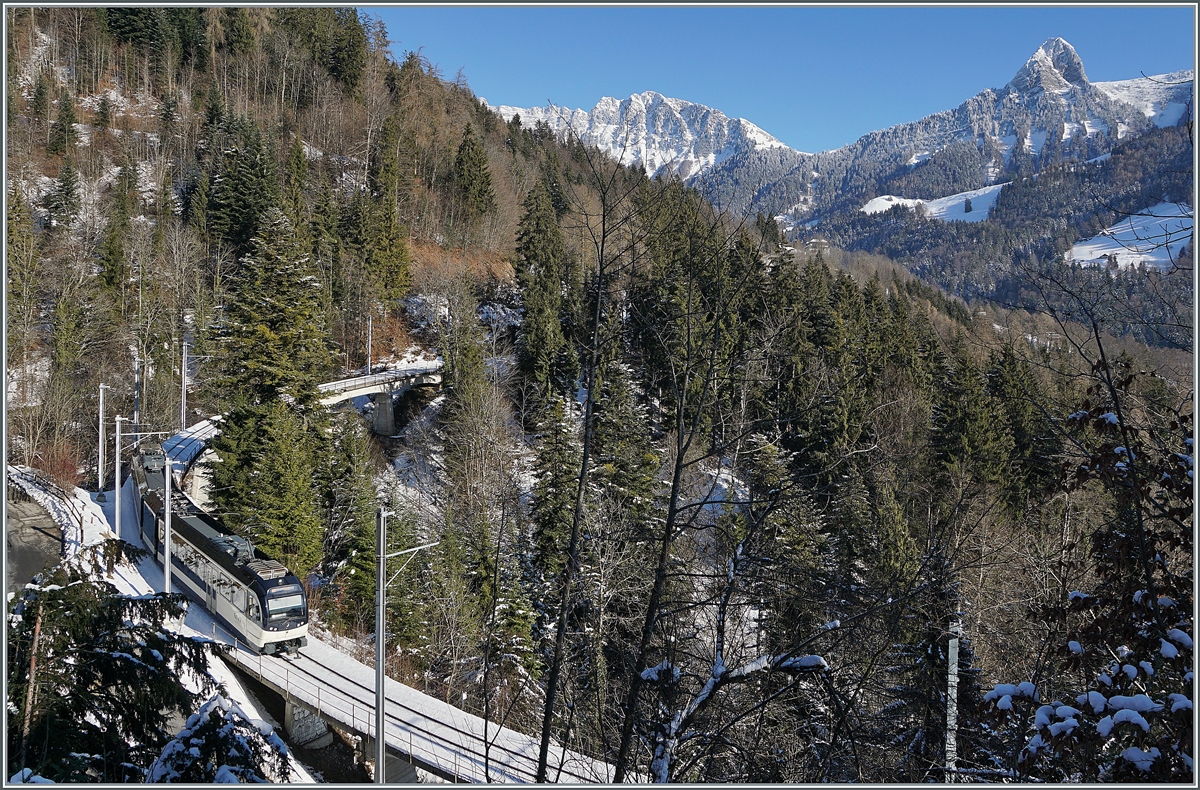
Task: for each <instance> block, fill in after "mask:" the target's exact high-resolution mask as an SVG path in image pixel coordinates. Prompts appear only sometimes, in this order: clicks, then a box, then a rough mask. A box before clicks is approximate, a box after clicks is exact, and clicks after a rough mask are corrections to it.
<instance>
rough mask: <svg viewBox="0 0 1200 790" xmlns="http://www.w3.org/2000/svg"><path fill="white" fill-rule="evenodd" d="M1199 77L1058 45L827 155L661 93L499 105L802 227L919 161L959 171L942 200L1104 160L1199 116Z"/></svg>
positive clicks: (736, 205) (1056, 41)
mask: <svg viewBox="0 0 1200 790" xmlns="http://www.w3.org/2000/svg"><path fill="white" fill-rule="evenodd" d="M1193 79H1194V75H1193V72H1192V70H1181V71H1176V72H1170V73H1167V74H1163V75H1155V76H1149V77H1146V76H1143V77H1139V78H1134V79H1130V80H1118V81H1110V82H1095V83H1093V82H1090V81H1089V80H1088V77H1087V73H1086V70H1085V67H1084V64H1083V61H1082V59H1081V58H1080V57H1079V55H1078V53H1077V52H1076V51H1075V49H1074V48H1073V47H1072V46H1071V44H1070V43H1068V42H1067V41H1066V40H1064V39H1062V38H1059V37H1055V38H1050V39H1047V40H1046V41H1045V42H1044V43H1043V44H1042V45H1041V46H1040V47H1038V49H1037V50H1035V51H1034V53H1033V54H1032V55H1031V56H1030V57H1029V58H1028V59H1027V60H1026V62H1025V63H1024V64H1023V65H1022V66H1021V67H1020V68H1019V69H1018V70H1017V72H1016V74H1015V75H1014V76H1013V78H1012V79H1011V80H1009V82H1008V83H1006V84H1005V85H1004V86H1003V87H1001V88H985V89H984V90H982V91H980V92H979V93H977V94H976V95H974V96H972V97H970V98H968V99H967V100H966V101H964V102H962V103H961V104H959V105H958V106H957V107H955V108H953V109H949V110H943V111H940V112H936V113H932V114H930V115H928V116H926V117H924V118H921V119H919V120H917V121H911V122H908V123H901V124H896V125H893V126H890V127H887V128H885V129H880V130H875V131H872V132H868V133H867V134H864V135H862V136H860V137H859V138H858V139H856V140H855V141H853V142H851V143H849V144H847V145H844V146H841V147H839V148H835V149H831V150H828V151H822V152H819V153H808V152H803V151H797V150H795V149H793V148H791V147H789V146H786V145H785V144H783V143H782V142H780V141H779V140H777V139H776V138H774V137H773V136H771V135H770V134H769V133H768V132H766V131H765V130H763V129H761V128H760V127H758V126H756V125H755V124H753V123H752V122H751V121H748V120H746V119H742V118H729V117H728V116H726V115H725V114H724V113H723V112H721V111H720V110H717V109H715V108H710V107H706V106H705V105H700V104H696V103H694V102H688V101H686V100H682V99H673V98H669V97H666V96H663V95H662V94H659V93H657V92H655V91H645V92H643V93H640V94H634V95H633V96H631V97H630V98H628V99H625V100H617V99H615V98H612V97H604V98H602V99H600V101H599V102H597V104H596V106H595V107H593V109H592V110H591V111H584V110H581V109H576V110H567V109H566V108H564V107H559V106H556V105H553V104H549V105H548V106H547V107H545V108H518V107H511V106H507V105H501V106H496V107H493V108H492V109H494V110H496V111H498V112H499V113H500V114H501V116H502V117H503V118H504V119H505V120H506V121H511V119H512V118H513V117H514V116H517V115H519V116H520V118H521V122H522V124H523V125H532V124H533V123H539V122H542V123H546V124H548V125H549V126H550V128H551V129H552V130H553V131H554V132H555V133H557V134H558V135H559V136H560V137H561V136H564V135H565V134H566V133H567V132H568V130H570V131H571V132H574V133H575V134H576V135H577V136H578V137H579V138H580V139H581V140H582V141H583V142H584V143H586V144H589V145H596V146H598V147H599V148H601V150H605V151H607V152H608V153H609V154H610V155H612V156H614V158H617V159H618V160H620V161H621V162H622V163H624V164H626V165H629V164H641V165H643V166H644V167H645V168H646V171H647V173H648V174H649V175H651V176H665V175H677V176H678V177H680V178H681V179H682V180H684V181H685V182H686V183H689V184H691V185H693V186H697V187H699V188H700V189H701V190H702V191H704V192H705V193H706V194H707V195H708V197H710V198H711V199H712V200H713V201H714V202H715V203H716V204H717V205H719V206H721V207H723V208H726V209H728V210H731V211H735V212H739V213H740V212H753V211H756V210H757V211H765V212H766V213H768V214H770V215H774V216H779V217H781V218H783V219H785V220H786V221H789V222H802V221H806V220H811V219H812V218H814V217H816V216H819V215H821V214H822V213H826V212H828V211H830V210H840V209H846V208H850V207H851V206H852V205H854V206H855V207H857V206H861V205H862V204H863V203H864V202H865V201H866V200H870V199H871V198H873V197H875V196H876V194H880V192H879V189H880V188H881V187H882V186H884V185H885V184H886V183H888V181H889V179H891V180H895V179H905V178H906V177H908V176H909V174H910V173H911V172H912V171H913V170H916V169H917V168H919V167H921V166H925V167H926V169H929V170H931V171H936V170H938V169H939V168H941V169H947V168H951V169H955V170H956V171H957V173H958V175H957V176H956V177H955V178H954V179H950V180H947V179H944V178H943V179H940V181H944V182H945V183H944V184H942V185H941V189H942V191H943V193H944V194H952V193H955V192H962V191H966V190H970V189H977V188H981V187H984V186H989V185H991V184H994V183H996V182H997V180H1004V178H1006V177H1007V176H1006V175H1005V173H1006V172H1008V171H1010V170H1013V169H1019V168H1021V167H1026V166H1027V165H1026V164H1025V160H1026V159H1029V160H1032V165H1028V167H1031V168H1033V169H1036V168H1037V167H1038V166H1039V163H1040V162H1043V161H1050V160H1052V159H1055V158H1060V159H1061V158H1069V159H1077V160H1085V159H1089V158H1094V157H1096V156H1100V155H1103V154H1105V153H1107V152H1108V151H1109V150H1110V149H1111V148H1112V145H1113V144H1115V143H1116V142H1118V141H1120V140H1122V139H1125V138H1126V137H1128V136H1129V135H1131V134H1132V135H1137V134H1141V133H1143V132H1145V131H1147V130H1149V129H1151V128H1153V127H1155V126H1159V127H1161V126H1166V125H1173V124H1175V123H1178V122H1179V121H1180V120H1181V119H1182V118H1184V117H1185V116H1187V115H1188V106H1189V102H1190V98H1191V85H1192V81H1193ZM1048 144H1049V145H1050V149H1049V150H1047V145H1048ZM972 148H973V149H974V151H971V150H970V149H972ZM1014 156H1015V157H1016V159H1017V161H1016V162H1015V163H1014ZM933 160H940V161H937V162H934V161H933ZM921 175H922V174H921V173H918V174H917V176H918V177H917V178H916V179H915V181H916V182H920V180H921V178H920V176H921ZM907 180H909V181H913V180H914V179H913V178H907ZM931 180H932V181H939V179H936V178H935V179H928V178H927V179H926V181H931ZM926 186H927V187H928V188H932V189H933V191H934V192H937V191H939V190H938V189H937V188H934V185H932V184H926ZM903 196H904V197H912V198H925V199H930V198H938V197H942V196H943V195H942V194H932V193H930V194H920V195H918V194H912V195H903Z"/></svg>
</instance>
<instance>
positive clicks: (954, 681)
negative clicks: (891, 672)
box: [946, 620, 962, 782]
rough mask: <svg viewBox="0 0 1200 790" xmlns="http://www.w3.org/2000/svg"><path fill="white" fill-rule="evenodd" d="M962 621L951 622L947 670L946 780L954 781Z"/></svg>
mask: <svg viewBox="0 0 1200 790" xmlns="http://www.w3.org/2000/svg"><path fill="white" fill-rule="evenodd" d="M960 636H962V622H961V621H959V620H955V621H954V622H953V623H951V624H950V651H949V652H950V655H949V657H948V658H949V662H948V663H949V665H950V666H949V667H948V669H947V672H946V781H947V782H953V781H954V775H955V771H956V770H957V768H958V638H959V637H960Z"/></svg>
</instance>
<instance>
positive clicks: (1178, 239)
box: [1066, 203, 1193, 269]
mask: <svg viewBox="0 0 1200 790" xmlns="http://www.w3.org/2000/svg"><path fill="white" fill-rule="evenodd" d="M1192 213H1193V212H1192V209H1191V207H1189V206H1186V205H1182V204H1178V203H1159V204H1158V205H1157V206H1153V207H1151V208H1148V209H1146V210H1145V211H1142V212H1140V213H1138V214H1135V215H1133V216H1130V217H1125V218H1124V219H1122V220H1121V221H1120V222H1118V223H1117V224H1115V225H1113V226H1112V227H1110V228H1105V229H1104V230H1103V231H1101V232H1100V234H1099V235H1098V236H1093V237H1092V238H1090V239H1086V240H1084V241H1080V242H1077V243H1076V244H1075V245H1074V246H1073V247H1071V250H1070V251H1069V252H1068V253H1067V255H1066V258H1067V260H1072V261H1077V262H1079V263H1082V264H1097V265H1104V264H1107V263H1108V261H1110V260H1115V261H1116V264H1117V265H1118V266H1119V267H1121V268H1122V269H1126V268H1129V267H1133V266H1137V265H1138V264H1139V263H1143V262H1144V263H1145V264H1146V265H1147V266H1153V267H1157V268H1160V269H1166V268H1170V267H1171V266H1172V263H1173V261H1175V260H1178V257H1179V253H1180V252H1181V251H1183V249H1184V248H1185V247H1187V246H1188V245H1189V244H1191V243H1192V226H1193V217H1192ZM1110 256H1113V257H1110Z"/></svg>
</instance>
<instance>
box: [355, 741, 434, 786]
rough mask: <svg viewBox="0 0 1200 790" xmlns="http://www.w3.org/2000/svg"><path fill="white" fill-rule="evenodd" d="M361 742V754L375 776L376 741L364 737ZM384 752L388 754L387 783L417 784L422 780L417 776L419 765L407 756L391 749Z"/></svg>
mask: <svg viewBox="0 0 1200 790" xmlns="http://www.w3.org/2000/svg"><path fill="white" fill-rule="evenodd" d="M361 743H362V751H363V753H362V754H360V755H359V756H360V757H361V758H362V760H363V762H364V763H367V764H371V765H370V768H371V776H372V778H374V776H375V767H374V765H373V763H374V761H375V741H374V739H372V738H363V739H362V741H361ZM384 754H386V755H387V770H386V774H385V776H384V778H385V779H387V784H416V783H417V782H420V781H421V779H420V777H418V776H417V767H416V766H415V765H413V764H412V763H411V762H409V761H408V760H407V759H406V758H404V757H401V756H399V755H397V754H393V753H392V751H391V750H390V749H388V750H385V751H384Z"/></svg>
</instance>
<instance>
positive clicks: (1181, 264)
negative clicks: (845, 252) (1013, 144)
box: [800, 126, 1194, 348]
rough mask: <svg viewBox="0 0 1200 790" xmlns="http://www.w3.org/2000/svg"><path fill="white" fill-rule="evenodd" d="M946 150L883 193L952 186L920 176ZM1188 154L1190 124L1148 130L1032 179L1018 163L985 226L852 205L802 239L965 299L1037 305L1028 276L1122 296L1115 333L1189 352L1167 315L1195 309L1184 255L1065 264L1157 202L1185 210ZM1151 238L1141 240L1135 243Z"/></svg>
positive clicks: (1188, 254) (935, 166)
mask: <svg viewBox="0 0 1200 790" xmlns="http://www.w3.org/2000/svg"><path fill="white" fill-rule="evenodd" d="M950 152H951V149H946V150H945V151H943V152H941V153H940V154H939V157H935V159H931V160H929V161H928V162H925V163H923V164H922V165H921V166H919V167H916V168H914V169H913V170H912V172H911V173H910V174H908V175H907V176H905V177H904V178H900V179H893V180H892V181H891V182H888V183H886V184H885V185H884V186H882V187H881V188H880V191H882V192H885V193H891V194H897V195H911V196H917V197H919V196H922V195H937V194H943V193H945V192H946V191H947V190H948V189H951V187H950V186H946V185H942V186H941V187H938V186H936V185H931V183H930V178H929V177H927V176H926V175H923V174H927V173H928V172H929V171H933V172H934V173H935V174H936V173H937V172H938V171H940V170H942V169H944V168H943V167H941V166H939V162H941V161H943V160H944V159H946V158H947V155H948V154H949V153H950ZM1192 156H1193V143H1192V137H1191V128H1190V127H1189V126H1180V127H1167V128H1164V129H1152V130H1150V131H1148V132H1146V133H1145V134H1143V135H1141V136H1139V137H1135V138H1133V139H1131V140H1128V141H1125V142H1122V143H1120V144H1118V145H1117V146H1116V147H1114V148H1113V150H1112V151H1111V153H1110V154H1109V155H1108V156H1105V157H1103V158H1101V159H1098V160H1096V161H1091V162H1086V163H1084V162H1073V161H1060V162H1058V163H1054V162H1050V161H1047V162H1043V163H1042V164H1041V166H1040V167H1039V169H1038V171H1037V173H1036V174H1034V173H1032V172H1031V171H1030V169H1029V168H1028V167H1026V168H1024V170H1023V171H1022V169H1021V168H1020V167H1016V168H1015V169H1014V171H1013V173H1012V181H1011V183H1008V184H1006V185H1005V186H1004V188H1003V189H1002V190H1001V191H1000V194H999V196H998V198H997V200H996V204H995V206H994V207H993V208H992V210H991V213H990V214H988V216H987V218H986V219H985V220H983V221H981V222H942V221H939V220H936V219H933V218H930V217H926V216H924V215H923V214H922V213H920V212H915V211H912V210H909V209H907V208H904V207H897V208H894V209H892V210H891V211H888V212H886V213H884V214H875V215H869V214H864V213H862V212H861V211H858V210H857V208H855V209H854V210H851V211H847V212H845V213H842V214H840V215H836V216H833V217H830V218H829V219H827V220H824V221H822V222H820V223H817V224H816V225H815V226H813V227H812V228H809V229H806V230H805V231H804V232H803V233H801V234H800V235H801V237H802V238H804V237H811V236H818V237H821V238H824V239H826V240H827V241H828V242H830V243H832V244H834V245H835V246H839V247H842V248H845V249H853V250H866V251H870V252H873V253H877V254H881V255H886V256H888V257H890V258H892V259H894V260H896V261H898V262H901V263H903V264H904V265H905V266H906V268H908V269H909V270H910V271H912V272H913V273H914V274H917V275H918V276H920V277H922V278H924V279H926V280H928V281H930V282H934V283H937V284H938V285H940V286H942V287H943V288H945V289H946V290H948V291H949V292H951V293H954V294H958V295H960V296H962V297H964V298H967V299H972V300H978V299H983V300H990V301H996V302H999V303H1002V304H1007V305H1012V306H1018V307H1022V308H1025V309H1038V306H1039V303H1040V296H1039V294H1037V293H1036V292H1034V291H1032V290H1031V289H1030V287H1029V275H1030V273H1031V271H1041V270H1043V269H1049V270H1052V271H1053V276H1054V277H1055V278H1056V279H1060V280H1063V281H1069V282H1071V283H1073V284H1074V286H1073V287H1078V288H1085V289H1093V288H1114V289H1119V290H1123V291H1127V292H1128V293H1129V294H1130V296H1131V298H1132V299H1135V300H1136V301H1137V302H1138V305H1139V308H1138V310H1137V311H1135V315H1134V316H1132V317H1131V318H1130V319H1129V320H1127V321H1125V322H1124V323H1117V324H1114V325H1113V326H1112V329H1113V330H1114V331H1116V332H1120V333H1133V334H1135V335H1136V336H1137V337H1138V339H1140V340H1142V341H1143V342H1146V343H1150V344H1152V345H1161V346H1169V347H1175V348H1190V343H1191V329H1190V325H1189V326H1187V327H1175V326H1172V324H1173V323H1174V321H1173V317H1174V314H1176V313H1179V314H1182V313H1184V312H1190V305H1191V304H1192V290H1193V286H1194V279H1193V276H1192V251H1191V248H1190V247H1189V248H1188V249H1187V250H1186V251H1185V252H1184V254H1182V255H1180V256H1179V257H1178V260H1176V261H1174V265H1173V266H1170V267H1168V268H1167V269H1166V270H1157V269H1154V268H1150V269H1149V270H1146V268H1139V269H1132V270H1131V269H1126V270H1122V271H1109V270H1106V269H1104V268H1101V267H1088V266H1079V265H1078V264H1072V263H1070V262H1066V263H1064V262H1063V254H1064V253H1065V252H1067V251H1068V250H1070V249H1071V245H1072V244H1074V243H1075V242H1076V241H1079V240H1082V239H1087V238H1090V237H1093V236H1096V235H1097V234H1099V233H1101V232H1102V231H1104V229H1105V228H1108V227H1110V226H1112V225H1115V224H1117V223H1118V222H1120V221H1121V220H1122V219H1124V218H1127V217H1129V216H1131V215H1133V214H1136V213H1138V212H1140V211H1144V210H1146V209H1147V208H1150V207H1152V206H1155V205H1157V204H1162V203H1177V204H1179V205H1180V206H1183V207H1188V206H1190V202H1191V199H1192V198H1191V195H1192V189H1193V169H1192ZM1014 164H1016V163H1015V161H1014ZM934 180H935V181H936V179H934ZM1189 210H1190V209H1189ZM1155 242H1156V239H1154V238H1146V239H1143V240H1142V241H1141V244H1140V246H1142V247H1149V246H1151V245H1153V244H1154V243H1155ZM1181 332H1183V333H1186V337H1184V336H1181V334H1180V333H1181Z"/></svg>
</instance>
